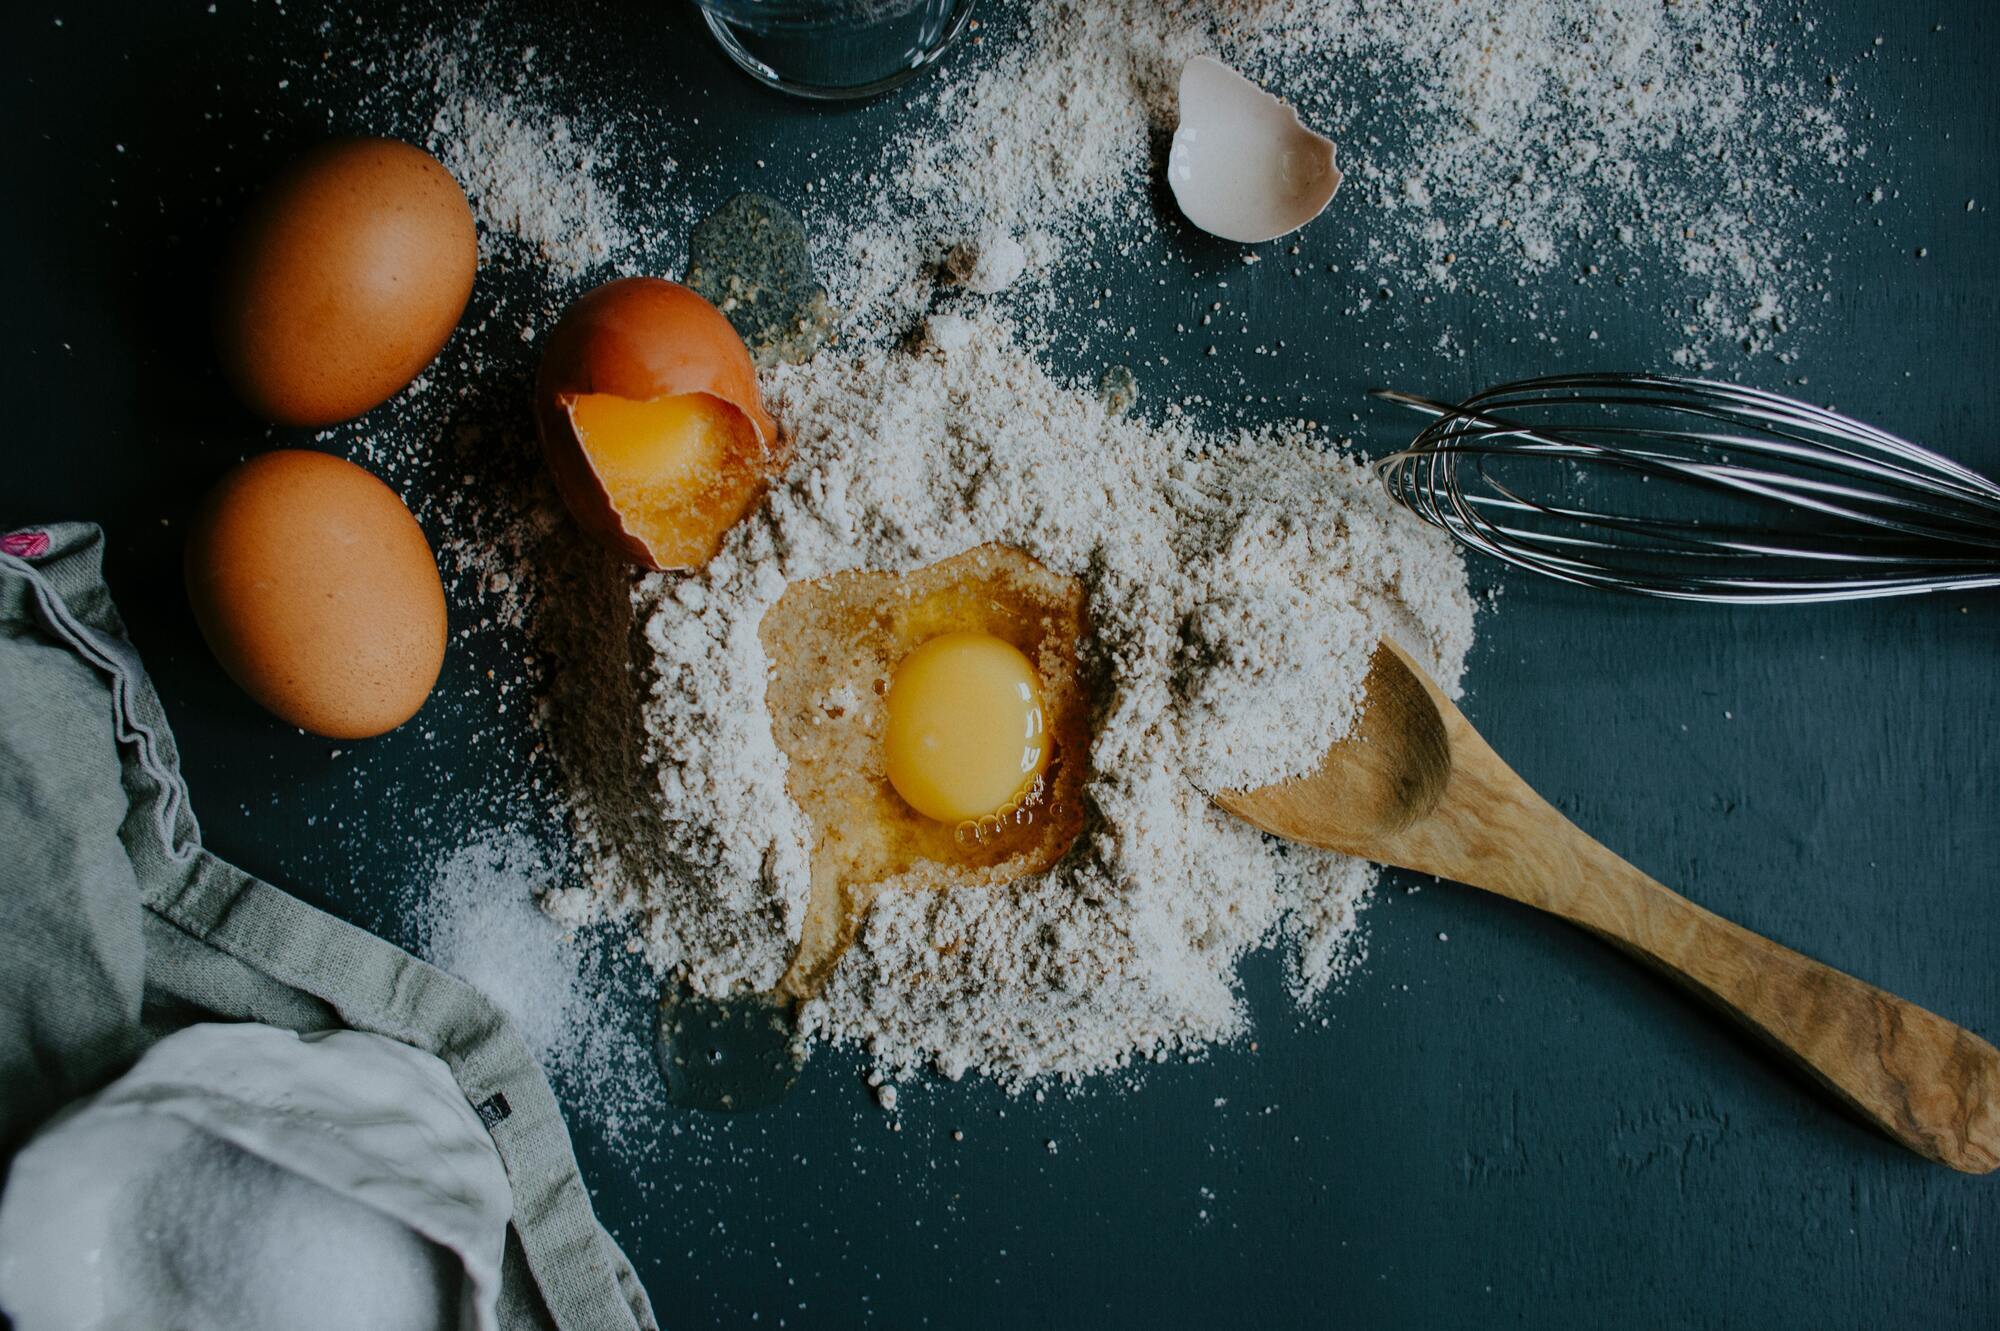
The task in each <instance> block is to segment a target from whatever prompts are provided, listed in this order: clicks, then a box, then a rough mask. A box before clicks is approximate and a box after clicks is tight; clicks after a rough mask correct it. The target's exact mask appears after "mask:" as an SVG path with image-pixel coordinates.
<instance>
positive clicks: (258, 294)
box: [217, 139, 479, 425]
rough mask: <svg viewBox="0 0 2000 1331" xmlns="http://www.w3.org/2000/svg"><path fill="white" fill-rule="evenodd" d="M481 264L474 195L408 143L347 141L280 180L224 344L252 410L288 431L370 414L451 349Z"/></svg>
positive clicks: (266, 196)
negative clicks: (469, 200)
mask: <svg viewBox="0 0 2000 1331" xmlns="http://www.w3.org/2000/svg"><path fill="white" fill-rule="evenodd" d="M478 265H479V240H478V236H477V234H476V232H475V231H474V229H473V224H472V209H471V208H470V207H469V206H468V205H467V204H466V201H465V191H464V190H462V189H460V188H459V186H458V182H457V181H455V180H453V179H452V178H451V173H450V172H449V171H446V170H445V169H444V167H443V166H442V165H440V164H439V162H438V160H437V159H436V158H435V157H432V156H431V155H430V154H429V153H427V152H425V151H423V150H422V149H421V148H413V147H411V146H410V145H409V144H407V143H398V142H397V141H396V140H394V139H335V140H334V141H332V142H330V143H326V144H322V145H321V146H320V147H318V148H315V149H313V150H312V151H311V152H309V153H307V154H306V155H305V156H304V157H302V158H300V159H299V160H298V161H297V162H295V163H293V164H292V166H291V168H290V169H289V170H287V171H286V172H284V174H282V175H281V176H279V177H278V179H276V180H275V181H273V182H272V183H271V185H270V187H269V188H268V189H266V190H265V191H264V193H263V194H262V196H260V197H259V198H258V200H257V202H256V203H255V204H254V205H253V206H252V208H251V210H250V213H249V215H248V216H247V217H246V218H245V219H244V222H243V226H242V230H241V232H240V233H239V234H238V236H237V238H236V244H235V249H234V252H233V253H232V254H231V256H230V258H229V261H228V264H227V266H226V267H225V269H224V273H223V281H222V290H221V298H220V301H219V302H218V307H217V341H218V346H219V350H220V353H221V357H222V367H223V370H224V372H225V373H226V374H227V375H228V376H229V378H230V379H231V380H232V381H233V382H234V383H235V385H236V389H237V391H238V392H239V393H240V394H241V395H242V397H243V400H244V402H245V403H247V404H248V405H249V407H250V409H251V410H252V411H255V412H257V413H258V414H259V415H261V416H264V417H267V418H269V419H270V420H273V421H277V422H278V423H280V424H282V425H331V424H332V423H333V422H335V421H343V420H346V419H348V418H349V417H352V416H359V415H360V414H361V413H362V412H364V411H367V410H368V409H369V408H370V407H373V406H375V405H376V404H378V403H380V402H383V401H385V400H387V399H388V398H390V397H392V396H394V395H395V394H396V393H397V392H398V391H399V390H401V389H402V387H403V386H404V385H405V384H407V383H409V382H410V380H412V379H414V378H416V377H417V375H418V374H419V373H421V372H422V370H423V368H424V367H425V366H426V365H429V364H430V363H431V361H432V360H433V359H435V358H436V356H437V354H438V352H439V351H440V350H442V349H443V347H444V344H445V342H446V341H448V340H449V339H450V337H451V331H452V329H453V328H455V327H457V325H458V319H459V316H460V315H461V314H463V313H464V312H465V302H466V300H467V298H468V297H470V296H471V294H472V278H473V273H474V270H475V269H476V268H477V267H478Z"/></svg>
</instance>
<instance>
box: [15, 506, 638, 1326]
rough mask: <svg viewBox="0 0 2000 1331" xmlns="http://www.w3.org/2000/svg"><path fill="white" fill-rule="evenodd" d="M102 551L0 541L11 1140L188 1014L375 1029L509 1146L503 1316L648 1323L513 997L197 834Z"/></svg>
mask: <svg viewBox="0 0 2000 1331" xmlns="http://www.w3.org/2000/svg"><path fill="white" fill-rule="evenodd" d="M44 537H45V538H46V539H43V538H44ZM102 555H103V538H102V535H101V533H100V532H99V531H98V529H97V528H96V527H94V526H89V525H84V524H75V523H71V524H60V525H57V526H53V527H49V528H45V529H40V530H39V531H37V532H35V533H29V534H18V533H17V534H14V535H12V536H10V537H8V538H7V539H6V540H5V541H4V543H0V1159H11V1158H12V1156H13V1155H14V1153H15V1152H16V1151H18V1150H19V1149H20V1148H21V1146H22V1144H23V1143H24V1142H25V1141H26V1140H27V1138H28V1136H29V1134H31V1133H32V1132H33V1131H34V1130H35V1129H36V1127H37V1126H38V1125H40V1124H42V1123H43V1122H44V1121H45V1120H47V1119H48V1118H49V1116H50V1115H52V1114H54V1113H55V1112H56V1111H57V1110H58V1109H60V1108H61V1107H63V1106H64V1105H66V1104H68V1103H69V1102H71V1101H72V1100H75V1099H77V1098H78V1097H80V1096H83V1095H87V1094H89V1093H91V1092H94V1091H96V1090H98V1089H100V1088H101V1087H103V1086H105V1085H106V1084H107V1083H109V1082H110V1081H112V1080H113V1079H114V1078H115V1077H117V1076H118V1075H119V1074H121V1073H122V1072H124V1071H125V1070H126V1069H127V1068H129V1067H131V1066H132V1064H133V1063H134V1062H135V1061H136V1060H137V1058H138V1057H139V1055H140V1054H141V1053H143V1052H144V1051H145V1050H146V1049H147V1048H148V1047H150V1046H151V1045H152V1044H153V1043H154V1042H156V1041H158V1040H159V1039H161V1038H163V1037H164V1036H166V1035H168V1034H170V1033H172V1032H173V1031H176V1030H179V1029H181V1028H183V1027H186V1026H190V1025H192V1024H194V1023H197V1022H209V1021H246V1022H263V1023H266V1024H268V1025H273V1026H280V1027H284V1028H287V1029H290V1030H293V1031H299V1032H314V1031H330V1030H340V1029H352V1030H358V1031H368V1032H372V1033H374V1034H376V1035H382V1036H387V1037H389V1038H390V1039H393V1040H398V1041H401V1042H403V1043H405V1044H408V1045H412V1046H414V1047H415V1048H418V1049H421V1050H424V1051H426V1052H428V1053H431V1054H434V1055H436V1056H437V1057H438V1058H440V1059H442V1060H443V1061H444V1063H445V1064H446V1066H448V1067H449V1068H450V1070H451V1074H452V1076H453V1078H454V1079H455V1080H456V1082H457V1084H458V1088H459V1090H460V1091H461V1092H463V1094H464V1096H465V1099H466V1101H467V1103H468V1104H469V1105H470V1106H471V1107H472V1109H473V1110H474V1112H476V1113H477V1114H478V1116H479V1118H480V1120H481V1121H482V1122H483V1123H484V1124H485V1125H486V1129H487V1132H488V1133H489V1134H490V1135H491V1137H492V1139H493V1144H494V1146H495V1148H496V1149H497V1150H498V1151H499V1153H500V1158H501V1161H502V1162H503V1163H504V1165H505V1166H506V1171H507V1180H508V1184H509V1186H510V1187H511V1189H512V1192H513V1206H514V1218H513V1223H512V1224H511V1225H510V1227H509V1229H508V1236H507V1249H506V1254H505V1257H504V1260H503V1263H502V1267H501V1290H500V1300H499V1318H500V1324H501V1325H502V1326H503V1327H506V1328H521V1327H558V1328H562V1329H563V1331H569V1329H570V1328H578V1329H581V1328H593V1329H594V1328H607V1329H609V1328H616V1329H617V1331H628V1329H630V1328H646V1329H649V1331H650V1328H653V1327H655V1326H656V1323H655V1322H654V1320H653V1313H652V1309H651V1306H650V1305H649V1303H648V1301H647V1298H646V1294H645V1291H644V1289H642V1288H641V1286H640V1284H639V1281H638V1278H637V1276H636V1275H635V1274H634V1273H633V1270H632V1266H631V1263H630V1262H629V1261H627V1260H626V1258H625V1255H624V1253H622V1252H621V1251H619V1249H618V1245H617V1244H616V1243H615V1242H614V1241H613V1240H612V1238H611V1236H610V1235H609V1234H607V1233H606V1232H605V1231H604V1228H603V1226H601V1225H600V1224H598V1222H597V1219H596V1216H595V1215H594V1214H593V1213H592V1211H591V1207H590V1198H589V1195H588V1194H587V1193H586V1192H585V1190H584V1186H583V1180H582V1178H581V1177H580V1176H579V1175H578V1173H577V1165H576V1158H575V1155H574V1154H573V1153H572V1151H571V1149H570V1142H569V1132H568V1129H567V1128H566V1127H565V1126H564V1124H563V1120H562V1115H561V1111H560V1110H559V1108H558V1107H557V1104H556V1100H555V1096H554V1095H553V1094H552V1093H551V1092H550V1090H549V1085H548V1082H547V1080H546V1079H545V1078H544V1077H543V1076H542V1073H541V1070H540V1068H538V1067H537V1066H536V1064H535V1061H534V1058H533V1057H532V1056H531V1055H530V1054H529V1053H528V1050H527V1047H526V1046H525V1045H524V1044H523V1043H522V1042H521V1039H520V1037H519V1036H518V1035H517V1034H516V1033H515V1032H514V1030H513V1028H512V1026H511V1025H510V1024H509V1023H508V1021H507V1019H506V1017H505V1015H504V1014H502V1013H501V1012H500V1010H499V1009H498V1008H496V1007H495V1006H494V1005H493V1004H492V1003H491V1002H490V1001H488V1000H487V999H486V998H484V997H483V996H481V995H480V994H479V993H478V992H476V991H475V990H473V989H472V988H471V987H469V986H468V985H466V984H464V983H462V982H461V981H459V980H456V979H454V978H452V977H451V976H449V975H446V974H444V973H443V972H442V971H439V970H436V969H434V968H433V967H431V966H428V965H426V964H425V963H423V962H421V961H419V960H417V959H416V958H415V957H412V956H411V955H409V954H408V953H406V952H404V951H403V950H402V949H400V948H398V947H395V946H393V945H392V944H390V943H387V942H384V941H383V940H382V939H379V938H376V937H374V936H373V935H371V934H369V933H366V932H364V931H363V930H360V929H357V928H355V927H354V926H352V925H349V924H347V923H345V922H343V921H341V920H337V919H335V918H334V917H332V916H330V915H327V914H326V913H324V912H322V911H319V910H315V909H314V908H312V907H311V906H308V905H306V904H305V903H304V902H302V901H299V900H297V899H296V898H294V897H292V896H290V895H288V894H286V893H285V892H283V891H280V890H279V889H278V888H276V887H273V886H271V885H270V884H269V883H266V882H262V881H260V880H259V879H256V878H253V877H251V876H250V875H249V874H247V873H244V872H243V871H242V870H240V869H238V868H236V867H234V866H233V865H230V864H226V863H224V862H223V861H222V860H220V859H217V858H216V857H215V856H214V855H211V854H210V853H208V852H207V851H206V850H204V849H203V848H202V845H201V837H200V830H199V828H198V827H197V826H196V824H195V819H194V815H193V813H192V811H190V809H189V808H188V795H187V788H186V786H185V785H184V784H183V783H182V781H181V778H180V770H179V759H178V751H177V749H176V747H175V744H174V737H173V734H172V732H171V731H170V730H169V729H168V728H167V721H166V715H165V713H164V712H163V711H162V709H161V707H160V700H159V697H158V695H157V694H155V693H154V691H153V687H152V684H151V682H150V681H149V680H148V679H147V677H146V672H145V669H144V668H143V667H142V666H141V665H140V662H139V657H138V653H137V652H136V651H135V650H134V649H133V647H132V644H131V643H130V642H129V641H128V640H127V639H126V636H125V631H124V627H123V625H122V623H121V622H120V620H119V618H118V612H117V609H116V608H115V607H114V606H113V604H112V601H111V594H110V591H109V589H108V588H107V587H106V586H105V584H104V579H103V574H102Z"/></svg>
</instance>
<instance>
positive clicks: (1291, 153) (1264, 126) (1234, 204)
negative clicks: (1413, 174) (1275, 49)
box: [1167, 56, 1340, 245]
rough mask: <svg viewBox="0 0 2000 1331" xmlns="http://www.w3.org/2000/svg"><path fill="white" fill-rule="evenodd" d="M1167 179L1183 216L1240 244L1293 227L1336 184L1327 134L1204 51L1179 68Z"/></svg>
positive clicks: (1323, 202)
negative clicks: (1177, 105)
mask: <svg viewBox="0 0 2000 1331" xmlns="http://www.w3.org/2000/svg"><path fill="white" fill-rule="evenodd" d="M1167 183H1168V184H1169V185H1171V186H1172V188H1173V191H1174V200H1175V202H1177V203H1179V204H1180V206H1181V211H1182V212H1183V213H1186V214H1187V219H1188V221H1190V222H1193V223H1194V224H1195V225H1196V226H1198V227H1200V228H1201V229H1202V230H1204V231H1207V232H1211V233H1212V234H1214V235H1218V236H1221V237H1222V238H1223V239H1224V240H1234V241H1238V242H1240V243H1242V244H1246V245H1254V244H1257V243H1258V242H1260V241H1266V240H1275V239H1276V238H1277V237H1279V236H1282V235H1284V234H1285V233H1286V232H1287V231H1296V230H1298V229H1299V228H1300V227H1302V226H1304V225H1305V224H1306V223H1307V222H1310V221H1312V220H1313V218H1315V217H1317V216H1319V214H1320V210H1321V209H1322V208H1324V207H1326V204H1327V200H1329V199H1331V198H1332V197H1333V192H1334V191H1335V190H1337V189H1339V188H1340V171H1339V168H1337V167H1335V166H1334V164H1333V140H1332V139H1329V138H1327V137H1326V136H1325V135H1324V134H1315V133H1313V132H1312V131H1311V130H1309V129H1307V128H1306V127H1305V126H1304V125H1303V124H1302V123H1300V121H1299V113H1298V112H1296V111H1294V110H1293V109H1292V108H1291V107H1289V106H1287V105H1285V104H1284V103H1283V102H1281V101H1279V100H1278V99H1277V98H1275V97H1273V96H1271V94H1270V93H1267V92H1265V91H1264V90H1263V89H1262V88H1260V87H1258V86H1257V85H1256V84H1254V83H1252V82H1251V81H1250V80H1249V79H1246V78H1244V77H1243V76H1242V75H1241V74H1239V73H1237V72H1236V71H1235V70H1233V69H1231V68H1230V67H1229V66H1227V65H1225V64H1223V63H1222V62H1221V61H1220V60H1213V59H1210V58H1209V57H1208V56H1196V57H1195V58H1194V59H1192V60H1190V61H1188V62H1187V65H1186V66H1185V67H1183V68H1182V70H1181V120H1180V125H1179V127H1178V128H1177V129H1175V130H1174V143H1173V148H1172V149H1171V151H1170V152H1169V153H1168V155H1167Z"/></svg>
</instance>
